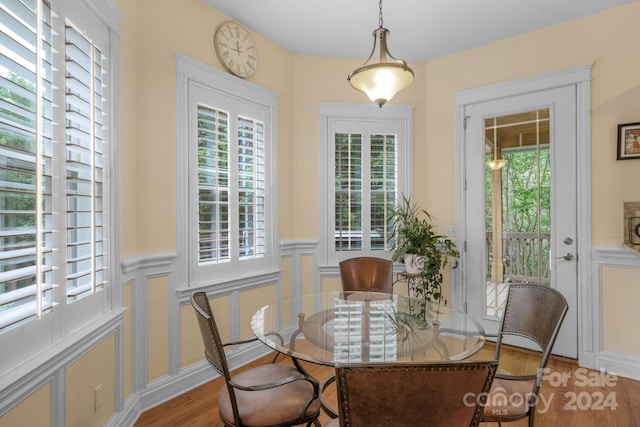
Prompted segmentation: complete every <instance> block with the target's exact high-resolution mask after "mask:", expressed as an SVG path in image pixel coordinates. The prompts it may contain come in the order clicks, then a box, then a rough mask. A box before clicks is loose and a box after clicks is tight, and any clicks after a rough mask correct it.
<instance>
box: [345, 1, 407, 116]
mask: <svg viewBox="0 0 640 427" xmlns="http://www.w3.org/2000/svg"><path fill="white" fill-rule="evenodd" d="M388 34H389V30H387V29H386V28H383V26H382V0H380V26H379V28H377V29H376V30H375V31H374V32H373V49H372V50H371V54H370V55H369V58H367V60H366V61H365V62H364V64H362V65H361V66H360V67H359V68H356V69H355V70H353V71H352V72H350V73H349V76H348V77H347V80H348V81H349V83H350V84H351V86H353V88H354V89H356V90H359V91H361V92H364V93H365V94H366V95H367V96H368V97H369V99H370V100H371V101H373V102H375V103H376V104H378V105H379V106H380V107H382V106H383V105H384V104H385V103H386V102H387V101H389V100H391V98H393V97H394V96H395V94H396V93H398V92H400V91H401V90H402V89H406V88H407V87H409V86H410V85H411V83H412V82H413V70H412V69H411V68H410V67H409V66H408V65H407V62H406V61H404V60H401V59H396V58H394V57H393V56H392V55H391V54H390V53H389V50H388V49H387V35H388ZM376 48H377V49H376ZM376 50H377V51H378V55H376ZM374 58H377V59H378V61H377V62H376V60H375V59H374Z"/></svg>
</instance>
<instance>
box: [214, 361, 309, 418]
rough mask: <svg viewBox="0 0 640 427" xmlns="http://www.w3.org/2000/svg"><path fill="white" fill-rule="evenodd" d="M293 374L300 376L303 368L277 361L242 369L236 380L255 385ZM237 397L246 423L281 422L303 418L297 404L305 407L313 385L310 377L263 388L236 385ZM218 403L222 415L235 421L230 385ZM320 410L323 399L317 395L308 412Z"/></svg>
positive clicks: (223, 390)
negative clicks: (305, 379)
mask: <svg viewBox="0 0 640 427" xmlns="http://www.w3.org/2000/svg"><path fill="white" fill-rule="evenodd" d="M290 376H300V372H299V371H297V370H296V369H295V368H294V367H292V366H289V365H283V364H280V363H273V364H269V365H264V366H259V367H256V368H252V369H249V370H246V371H244V372H241V373H239V374H237V375H235V376H233V378H232V381H233V382H235V383H236V384H239V385H242V386H251V385H254V384H266V383H271V382H276V381H278V380H281V379H283V378H287V377H290ZM248 395H250V396H248ZM236 398H237V400H238V411H239V412H240V418H241V419H242V422H243V423H244V424H245V425H247V426H253V425H257V426H265V425H280V424H286V423H289V422H291V420H296V419H299V418H300V416H301V414H300V412H294V411H293V408H304V405H305V404H306V403H307V402H308V401H309V400H310V399H312V398H313V389H312V388H311V387H310V386H309V383H308V382H306V381H294V382H291V383H289V384H285V385H282V386H279V387H274V388H270V389H267V390H261V391H242V390H238V389H236ZM218 405H219V408H220V417H221V418H222V419H223V420H224V421H226V422H228V423H230V424H233V409H232V407H231V400H230V399H229V391H228V389H227V386H226V385H225V386H223V387H222V389H221V390H220V393H219V394H218ZM319 411H320V400H319V399H316V400H315V401H313V402H312V403H311V405H309V408H308V409H307V413H306V414H305V415H307V416H312V415H313V414H317V413H318V412H319Z"/></svg>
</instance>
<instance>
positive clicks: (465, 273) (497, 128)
mask: <svg viewBox="0 0 640 427" xmlns="http://www.w3.org/2000/svg"><path fill="white" fill-rule="evenodd" d="M463 111H464V116H465V122H466V127H465V130H464V141H463V147H462V150H463V153H462V154H463V157H464V160H463V165H464V171H461V172H460V173H461V174H462V175H463V176H462V177H461V178H462V179H463V180H464V186H463V188H465V190H464V195H463V196H462V202H463V206H464V208H463V211H464V214H463V216H464V218H463V220H464V224H460V226H461V227H462V228H463V230H462V233H461V234H462V235H463V238H464V242H463V244H464V248H465V250H464V254H463V255H462V263H461V267H462V272H461V273H462V281H463V286H462V289H463V290H466V293H465V296H464V298H465V302H466V307H467V311H468V312H469V313H470V314H471V315H472V316H473V317H474V318H476V319H479V320H480V321H481V323H482V324H483V326H484V327H485V329H486V331H487V333H495V332H496V331H497V329H498V327H499V321H500V316H501V312H500V310H501V304H502V303H503V302H504V297H505V296H506V290H507V288H508V283H515V282H534V283H540V284H542V285H544V286H551V287H553V288H556V289H558V290H559V291H560V292H562V294H563V295H564V296H565V298H566V299H567V301H568V303H569V312H568V313H567V316H566V318H565V320H564V323H563V326H562V329H561V332H560V336H559V337H558V340H557V341H556V344H555V346H554V353H556V354H560V355H563V356H567V357H571V358H577V355H578V329H577V328H578V326H577V325H578V320H577V319H578V316H577V307H578V299H577V283H578V265H577V263H578V253H577V250H578V245H577V240H578V236H577V225H576V224H577V198H576V192H577V188H578V187H577V174H576V164H577V161H576V150H577V148H576V147H577V143H576V141H577V136H576V128H577V125H576V89H575V86H572V85H567V86H561V87H558V88H553V89H546V90H539V91H536V92H532V93H527V94H522V95H511V96H507V97H503V98H498V99H493V100H489V101H484V102H478V103H473V104H468V105H465V106H464V109H463ZM514 119H517V120H514ZM509 126H512V128H513V129H514V130H516V132H517V129H523V128H524V127H527V126H528V127H529V128H531V127H535V128H536V132H537V133H535V135H536V136H535V137H534V138H536V140H531V135H530V134H529V133H528V132H526V133H525V135H528V136H525V137H526V138H529V140H526V141H523V133H522V130H520V134H517V133H515V134H512V135H507V133H508V132H507V131H508V130H509V129H507V128H509ZM518 127H519V128H518ZM505 132H506V133H505ZM547 132H548V134H547ZM500 133H504V135H503V137H502V139H503V140H502V141H500V136H499V135H500ZM518 137H519V138H518ZM545 150H546V153H545ZM526 151H528V152H529V154H532V155H531V156H530V160H529V161H531V162H532V163H530V164H531V165H532V166H531V168H530V169H529V170H525V171H524V172H523V163H518V165H516V163H515V162H516V161H517V162H521V161H520V160H516V157H513V156H515V155H516V154H515V153H522V152H526ZM532 152H534V153H532ZM536 153H537V154H536ZM508 156H512V157H511V159H512V162H514V163H513V164H512V165H509V164H508V163H507V166H506V167H505V169H502V170H496V171H492V170H491V169H489V166H488V165H487V160H488V159H494V158H496V157H508ZM545 156H548V157H546V159H548V160H545ZM531 159H533V160H531ZM541 159H542V160H541ZM545 161H546V163H545ZM524 167H526V166H524ZM506 168H512V169H510V170H509V172H510V173H513V171H515V170H518V171H520V172H519V175H521V176H520V178H523V179H520V180H519V182H521V184H519V185H521V186H522V187H515V186H513V187H515V188H508V185H506V183H507V181H508V179H507V177H506V171H507V170H508V169H506ZM508 182H512V181H508ZM524 186H527V187H526V188H524ZM525 193H527V194H528V196H527V197H528V198H530V199H531V198H534V199H537V203H535V204H533V205H532V207H530V208H529V210H528V211H525V209H527V208H523V207H522V206H521V205H522V200H521V198H522V197H524V195H525ZM487 198H489V201H488V200H487ZM516 209H519V211H520V213H519V214H518V215H516V214H514V213H513V212H514V211H515V210H516ZM523 212H524V213H523ZM525 216H527V217H528V218H527V219H526V221H528V222H530V223H532V224H534V225H535V227H534V229H531V230H528V232H527V233H524V232H521V231H522V230H517V229H516V228H517V227H518V226H519V225H518V224H515V223H516V222H518V223H520V222H523V221H525V220H523V218H524V217H525ZM514 217H517V218H514ZM509 221H512V222H513V223H514V224H512V225H511V227H512V228H511V229H510V228H509V227H508V226H507V225H505V224H508V223H509Z"/></svg>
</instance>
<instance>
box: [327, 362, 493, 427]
mask: <svg viewBox="0 0 640 427" xmlns="http://www.w3.org/2000/svg"><path fill="white" fill-rule="evenodd" d="M497 366H498V362H497V361H496V360H492V361H466V360H465V361H459V362H431V363H419V364H418V363H415V364H414V363H412V364H407V363H402V364H401V363H395V364H368V365H345V366H338V367H336V384H337V392H338V410H339V418H340V426H342V427H364V426H366V427H375V426H394V427H414V426H420V425H428V426H431V427H445V426H446V427H461V426H467V425H469V426H477V425H478V424H479V422H480V419H481V417H482V410H483V403H484V401H485V399H486V395H487V394H488V392H489V389H490V388H491V383H492V381H493V377H494V375H495V373H496V368H497Z"/></svg>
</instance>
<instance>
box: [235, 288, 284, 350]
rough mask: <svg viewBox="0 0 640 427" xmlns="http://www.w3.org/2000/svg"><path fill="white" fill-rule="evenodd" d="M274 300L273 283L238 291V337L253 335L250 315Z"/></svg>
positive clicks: (243, 337)
mask: <svg viewBox="0 0 640 427" xmlns="http://www.w3.org/2000/svg"><path fill="white" fill-rule="evenodd" d="M275 300H276V287H275V285H269V286H263V287H261V288H257V289H252V290H250V291H244V292H240V313H239V316H240V318H239V320H240V338H242V339H246V338H251V337H253V331H252V330H251V317H252V316H253V314H254V313H255V312H256V311H258V310H259V309H260V308H262V307H264V306H265V305H267V304H270V303H272V302H273V301H275Z"/></svg>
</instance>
